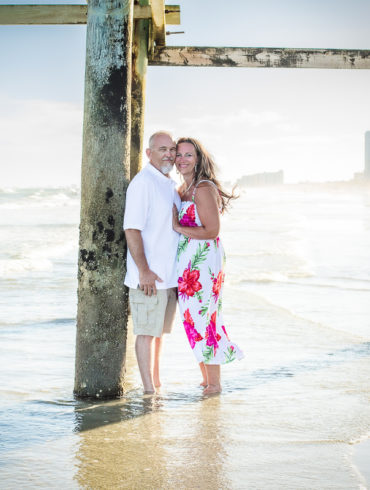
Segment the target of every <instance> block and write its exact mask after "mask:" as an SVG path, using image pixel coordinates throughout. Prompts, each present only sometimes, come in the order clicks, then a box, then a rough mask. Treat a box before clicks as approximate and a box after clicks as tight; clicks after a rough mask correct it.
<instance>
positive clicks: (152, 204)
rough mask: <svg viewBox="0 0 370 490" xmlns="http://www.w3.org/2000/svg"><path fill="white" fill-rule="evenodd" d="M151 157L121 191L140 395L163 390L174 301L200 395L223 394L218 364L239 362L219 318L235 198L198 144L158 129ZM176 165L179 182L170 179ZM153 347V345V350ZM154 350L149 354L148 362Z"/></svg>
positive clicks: (151, 144) (152, 140) (151, 141)
mask: <svg viewBox="0 0 370 490" xmlns="http://www.w3.org/2000/svg"><path fill="white" fill-rule="evenodd" d="M146 155H147V157H148V159H149V162H148V164H147V165H146V167H144V168H143V170H141V171H140V172H139V173H138V174H137V175H136V176H135V177H134V178H133V179H132V181H131V182H130V185H129V186H128V189H127V197H126V208H125V217H124V225H123V227H124V230H125V234H126V240H127V245H128V252H127V274H126V277H125V284H126V286H128V287H129V300H130V308H131V315H132V321H133V325H134V334H135V335H136V341H135V351H136V358H137V361H138V365H139V370H140V375H141V379H142V382H143V385H144V392H146V393H155V390H156V388H158V387H160V386H161V383H160V377H159V361H160V353H161V347H162V340H163V333H170V332H171V329H172V324H173V321H174V317H175V311H176V302H177V297H178V303H179V308H180V313H181V319H182V322H183V325H184V328H185V332H186V334H187V337H188V340H189V343H190V346H191V348H192V349H193V352H194V354H195V357H196V360H197V361H198V363H199V366H200V370H201V373H202V378H203V379H202V382H201V386H202V387H203V388H204V394H206V395H209V394H213V393H219V392H221V380H220V365H221V364H226V363H228V362H231V361H233V360H234V359H241V358H242V357H243V353H242V351H241V350H240V349H239V348H238V346H237V345H236V344H235V343H233V342H232V341H231V340H230V339H229V337H228V335H227V333H226V329H225V326H224V324H223V319H222V286H223V282H224V271H223V269H224V262H225V254H224V251H223V248H222V244H221V241H220V239H219V237H218V234H219V230H220V213H222V212H223V211H224V210H225V209H226V206H227V204H228V202H229V200H230V199H231V198H233V197H234V196H232V195H230V194H228V193H227V192H225V191H224V190H223V189H222V187H221V185H220V183H219V182H218V180H217V178H216V176H215V165H214V162H213V160H212V158H211V156H210V155H209V154H208V152H207V151H206V150H205V149H204V148H203V146H202V145H201V144H200V143H199V141H197V140H195V139H193V138H180V139H179V140H178V142H177V144H176V143H175V142H174V141H173V138H172V136H171V134H170V133H167V132H165V131H160V132H157V133H155V134H153V135H152V136H151V137H150V139H149V148H148V149H147V150H146ZM174 163H175V165H176V169H177V171H178V172H179V173H180V174H181V175H182V177H183V181H184V182H183V184H182V185H181V186H180V188H179V189H178V192H177V190H176V183H175V182H174V181H173V180H172V179H171V178H170V177H169V173H170V171H171V170H172V168H173V165H174ZM153 344H154V345H153ZM153 350H154V356H153Z"/></svg>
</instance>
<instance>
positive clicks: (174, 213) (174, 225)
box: [172, 204, 181, 233]
mask: <svg viewBox="0 0 370 490" xmlns="http://www.w3.org/2000/svg"><path fill="white" fill-rule="evenodd" d="M172 228H173V229H174V230H175V231H177V233H181V225H180V223H179V212H178V209H177V207H176V204H174V205H173V208H172Z"/></svg>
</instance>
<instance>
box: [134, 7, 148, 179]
mask: <svg viewBox="0 0 370 490" xmlns="http://www.w3.org/2000/svg"><path fill="white" fill-rule="evenodd" d="M139 5H140V7H145V6H147V5H149V0H139ZM148 46H149V21H148V20H146V19H145V20H144V19H140V20H136V21H135V23H134V36H133V44H132V87H131V95H132V97H131V154H130V161H131V163H130V178H131V179H132V178H133V177H134V175H136V174H137V172H138V171H139V170H141V166H142V151H143V139H144V113H145V87H146V72H147V67H148Z"/></svg>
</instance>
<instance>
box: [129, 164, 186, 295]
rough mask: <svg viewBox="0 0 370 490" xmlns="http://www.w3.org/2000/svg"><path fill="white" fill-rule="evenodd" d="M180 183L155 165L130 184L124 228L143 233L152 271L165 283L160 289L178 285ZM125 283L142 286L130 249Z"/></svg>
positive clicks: (134, 286) (162, 283)
mask: <svg viewBox="0 0 370 490" xmlns="http://www.w3.org/2000/svg"><path fill="white" fill-rule="evenodd" d="M175 187H176V182H175V181H174V180H172V179H171V178H168V177H166V176H164V175H163V174H162V173H161V172H160V171H159V170H157V169H156V168H155V167H154V166H153V165H152V164H151V163H147V165H146V166H145V167H144V168H143V170H141V172H139V173H138V174H137V175H135V177H134V178H133V179H132V181H131V182H130V184H129V186H128V189H127V194H126V208H125V217H124V222H123V228H124V229H125V230H127V229H134V230H140V231H141V236H142V239H143V244H144V252H145V257H146V260H147V262H148V265H149V269H150V270H152V271H153V272H155V273H156V274H157V275H158V276H159V277H160V278H161V279H162V281H163V282H158V281H156V287H157V289H167V288H171V287H176V286H177V273H176V255H177V245H178V241H179V234H178V233H177V232H175V231H174V230H173V228H172V207H173V203H175V204H176V206H177V209H180V205H181V200H180V196H179V195H178V193H177V191H176V188H175ZM125 284H126V286H128V287H130V288H137V286H138V285H139V271H138V268H137V266H136V264H135V262H134V259H133V258H132V256H131V253H130V251H129V250H127V273H126V277H125Z"/></svg>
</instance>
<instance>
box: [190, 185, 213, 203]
mask: <svg viewBox="0 0 370 490" xmlns="http://www.w3.org/2000/svg"><path fill="white" fill-rule="evenodd" d="M202 182H209V183H210V184H212V185H213V186H214V187H215V188H216V190H217V192H218V187H217V185H216V184H215V183H214V182H212V180H206V179H203V180H200V181H199V182H197V185H196V186H195V187H194V190H193V193H192V195H191V200H192V201H193V202H195V191H196V188H197V187H198V185H199V184H201V183H202Z"/></svg>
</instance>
